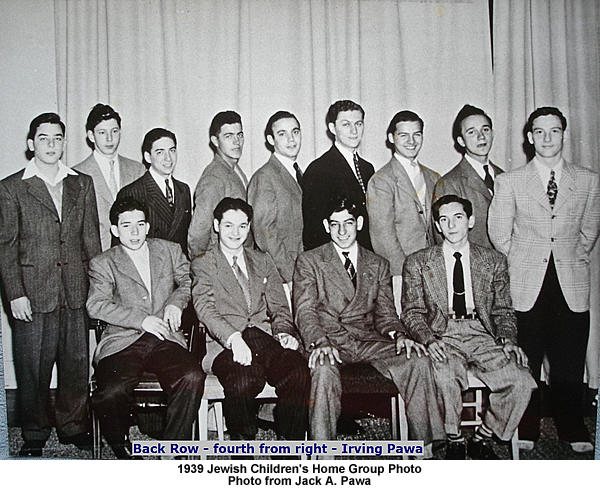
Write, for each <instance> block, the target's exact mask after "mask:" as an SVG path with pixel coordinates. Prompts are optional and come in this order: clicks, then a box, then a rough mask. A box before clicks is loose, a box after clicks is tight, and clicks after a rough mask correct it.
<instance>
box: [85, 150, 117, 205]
mask: <svg viewBox="0 0 600 489" xmlns="http://www.w3.org/2000/svg"><path fill="white" fill-rule="evenodd" d="M89 160H90V161H89V165H88V171H87V172H88V174H89V175H90V176H91V177H92V179H93V180H94V189H95V190H96V195H98V196H99V197H102V198H103V199H104V200H105V201H106V202H107V203H108V205H112V203H113V202H114V200H113V196H112V194H111V193H110V189H109V188H108V184H107V183H106V180H105V179H104V175H103V174H102V170H100V166H99V165H98V162H97V161H96V158H94V155H93V154H92V155H90V157H89ZM120 168H121V180H122V179H123V171H122V170H123V165H121V167H120Z"/></svg>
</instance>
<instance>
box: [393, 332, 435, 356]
mask: <svg viewBox="0 0 600 489" xmlns="http://www.w3.org/2000/svg"><path fill="white" fill-rule="evenodd" d="M405 348H406V358H410V352H411V351H412V350H414V351H415V352H416V354H417V356H418V357H419V358H420V357H422V356H423V355H429V354H428V353H427V348H425V347H424V346H423V345H422V344H421V343H417V342H415V341H413V340H410V339H408V338H407V337H405V336H402V335H397V336H396V355H400V353H402V350H404V349H405Z"/></svg>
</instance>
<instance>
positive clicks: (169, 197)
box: [165, 178, 175, 207]
mask: <svg viewBox="0 0 600 489" xmlns="http://www.w3.org/2000/svg"><path fill="white" fill-rule="evenodd" d="M165 185H166V186H167V201H168V202H169V205H170V206H171V207H173V204H174V203H175V199H174V198H173V189H172V188H171V185H169V179H168V178H167V179H166V180H165Z"/></svg>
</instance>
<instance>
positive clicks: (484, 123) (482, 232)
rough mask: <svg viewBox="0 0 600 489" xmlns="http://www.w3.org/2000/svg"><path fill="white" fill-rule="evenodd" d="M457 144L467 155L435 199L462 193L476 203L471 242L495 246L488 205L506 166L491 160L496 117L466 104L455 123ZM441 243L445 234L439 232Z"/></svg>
mask: <svg viewBox="0 0 600 489" xmlns="http://www.w3.org/2000/svg"><path fill="white" fill-rule="evenodd" d="M452 136H453V137H454V147H455V148H456V150H457V151H458V152H460V153H462V155H463V158H462V160H460V162H459V163H458V165H456V166H455V167H454V168H452V170H450V171H449V172H448V173H446V174H445V175H444V176H443V177H442V178H440V179H439V180H438V182H437V184H436V185H435V190H434V196H433V200H434V201H435V200H437V199H439V198H440V197H443V196H444V195H458V196H459V197H461V198H463V199H467V200H469V201H470V202H471V204H472V205H473V212H474V216H475V226H474V227H473V230H472V231H471V232H470V233H469V241H470V242H471V243H475V244H478V245H480V246H485V247H487V248H493V245H492V243H491V242H490V238H489V235H488V231H487V219H488V208H489V207H490V202H491V201H492V197H493V195H494V181H495V180H496V177H497V176H498V175H500V174H501V173H502V169H501V168H499V167H498V166H496V165H494V164H493V163H492V162H491V161H490V160H489V155H490V151H491V150H492V143H493V142H494V131H493V129H492V119H490V117H489V116H488V115H487V114H486V113H485V112H484V111H483V110H481V109H479V108H477V107H473V106H472V105H465V106H464V107H463V108H462V109H460V112H459V113H458V115H457V116H456V119H455V120H454V124H453V126H452ZM436 240H437V242H438V243H441V242H442V241H443V236H441V235H436Z"/></svg>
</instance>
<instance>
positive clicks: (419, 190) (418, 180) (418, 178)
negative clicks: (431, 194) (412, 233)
mask: <svg viewBox="0 0 600 489" xmlns="http://www.w3.org/2000/svg"><path fill="white" fill-rule="evenodd" d="M410 166H411V167H412V168H413V172H414V175H415V180H414V183H413V185H414V187H415V192H416V194H417V198H418V199H419V202H420V203H421V207H423V209H426V207H427V202H426V200H425V199H426V196H427V191H426V190H427V189H426V187H425V177H424V176H423V172H422V171H421V169H420V168H419V164H418V163H417V161H416V160H413V161H411V162H410Z"/></svg>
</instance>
